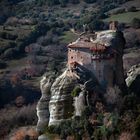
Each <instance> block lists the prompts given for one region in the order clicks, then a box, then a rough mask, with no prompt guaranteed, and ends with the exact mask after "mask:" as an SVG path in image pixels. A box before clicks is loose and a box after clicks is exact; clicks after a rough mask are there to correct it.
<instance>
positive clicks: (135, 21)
mask: <svg viewBox="0 0 140 140" xmlns="http://www.w3.org/2000/svg"><path fill="white" fill-rule="evenodd" d="M131 26H132V27H134V28H140V19H139V18H134V19H133V20H132V21H131Z"/></svg>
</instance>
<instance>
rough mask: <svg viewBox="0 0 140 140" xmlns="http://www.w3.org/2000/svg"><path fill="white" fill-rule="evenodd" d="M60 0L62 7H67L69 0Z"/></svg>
mask: <svg viewBox="0 0 140 140" xmlns="http://www.w3.org/2000/svg"><path fill="white" fill-rule="evenodd" d="M59 2H60V5H61V6H62V7H65V6H66V4H67V3H68V0H59Z"/></svg>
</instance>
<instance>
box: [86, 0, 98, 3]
mask: <svg viewBox="0 0 140 140" xmlns="http://www.w3.org/2000/svg"><path fill="white" fill-rule="evenodd" d="M84 1H85V2H86V3H94V2H96V0H84Z"/></svg>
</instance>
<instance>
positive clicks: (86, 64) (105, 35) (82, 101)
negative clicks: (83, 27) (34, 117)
mask: <svg viewBox="0 0 140 140" xmlns="http://www.w3.org/2000/svg"><path fill="white" fill-rule="evenodd" d="M113 27H115V26H114V25H113V26H111V28H113ZM116 29H117V28H115V30H114V29H113V30H107V31H102V32H97V33H95V34H88V33H85V34H83V35H82V36H80V38H79V39H77V40H76V41H75V42H73V43H71V44H69V45H68V65H67V68H66V70H65V71H64V73H63V74H62V75H60V76H59V77H57V78H56V79H54V78H46V77H43V79H42V80H41V83H40V86H41V91H42V97H41V99H40V101H39V103H38V105H37V114H38V118H39V121H38V125H37V129H38V130H39V131H40V132H43V129H44V128H45V126H48V125H56V124H59V123H60V122H61V121H62V120H64V119H68V118H71V117H72V116H73V115H76V116H81V114H82V111H83V110H84V107H85V106H89V105H90V106H95V102H96V101H97V100H100V99H101V98H102V99H105V98H104V97H105V96H104V95H105V94H107V92H108V91H110V90H109V89H111V90H112V89H114V90H116V89H118V88H120V89H121V88H122V87H123V86H124V85H125V80H124V75H123V61H122V56H123V49H124V45H125V39H124V37H123V33H122V32H120V31H117V30H116ZM52 79H53V80H52ZM76 86H78V87H79V88H80V92H77V91H75V96H74V97H72V96H71V93H72V91H73V89H74V88H75V87H76ZM116 86H117V87H118V88H116ZM114 87H115V88H114ZM114 93H115V91H114Z"/></svg>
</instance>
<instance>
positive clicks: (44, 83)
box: [37, 76, 53, 132]
mask: <svg viewBox="0 0 140 140" xmlns="http://www.w3.org/2000/svg"><path fill="white" fill-rule="evenodd" d="M52 83H53V77H48V78H47V77H46V76H43V78H42V80H41V81H40V89H41V93H42V96H41V98H40V100H39V102H38V104H37V116H38V123H37V130H38V131H39V132H43V131H44V129H45V127H46V126H47V125H48V122H49V116H50V115H49V114H50V113H49V101H50V97H51V94H50V88H51V86H52Z"/></svg>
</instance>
